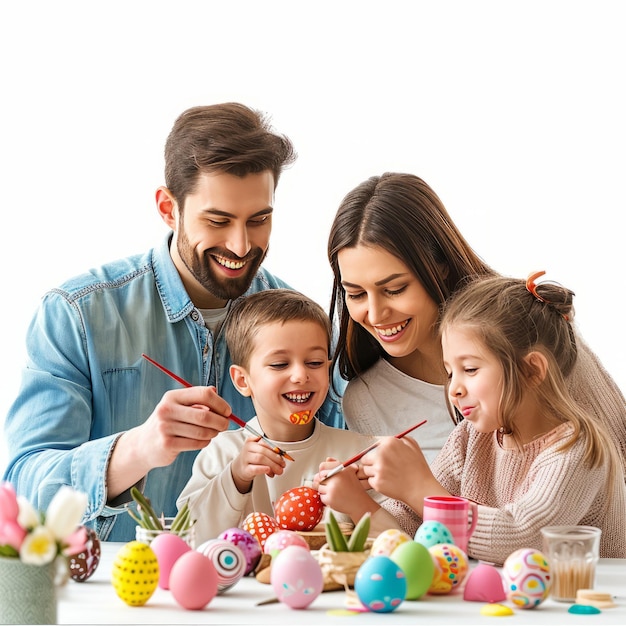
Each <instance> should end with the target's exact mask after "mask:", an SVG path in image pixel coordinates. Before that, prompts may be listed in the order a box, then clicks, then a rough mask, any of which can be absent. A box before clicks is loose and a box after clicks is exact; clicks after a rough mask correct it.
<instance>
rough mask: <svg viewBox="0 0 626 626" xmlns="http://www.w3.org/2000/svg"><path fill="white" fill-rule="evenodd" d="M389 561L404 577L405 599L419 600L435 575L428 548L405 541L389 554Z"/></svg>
mask: <svg viewBox="0 0 626 626" xmlns="http://www.w3.org/2000/svg"><path fill="white" fill-rule="evenodd" d="M391 560H392V561H394V562H395V563H396V565H398V566H399V567H400V569H401V570H402V571H403V572H404V575H405V577H406V599H407V600H418V599H419V598H421V597H422V596H423V595H424V594H425V593H426V592H427V591H428V588H429V587H430V585H431V583H432V581H433V576H434V575H435V562H434V561H433V557H432V555H431V554H430V552H429V551H428V548H427V547H426V546H424V545H422V544H421V543H418V542H417V541H405V542H404V543H401V544H400V545H399V546H398V547H397V548H395V549H394V551H393V552H392V553H391Z"/></svg>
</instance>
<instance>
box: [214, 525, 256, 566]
mask: <svg viewBox="0 0 626 626" xmlns="http://www.w3.org/2000/svg"><path fill="white" fill-rule="evenodd" d="M218 539H226V540H227V541H230V542H231V543H232V544H234V545H235V546H237V547H238V548H239V549H240V550H241V551H242V552H243V555H244V557H245V559H246V571H245V574H244V576H246V575H247V574H249V573H250V572H251V571H252V570H253V569H254V568H255V567H256V566H257V564H258V562H259V560H260V558H261V554H262V553H263V550H262V548H261V544H260V543H259V542H258V541H257V539H256V537H253V536H252V535H251V534H250V533H249V532H248V531H247V530H244V529H243V528H237V527H234V528H228V529H226V530H225V531H224V532H223V533H221V534H220V535H219V536H218Z"/></svg>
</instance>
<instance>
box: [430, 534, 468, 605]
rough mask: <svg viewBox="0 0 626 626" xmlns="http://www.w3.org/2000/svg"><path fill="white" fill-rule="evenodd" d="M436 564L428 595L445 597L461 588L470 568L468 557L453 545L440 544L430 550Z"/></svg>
mask: <svg viewBox="0 0 626 626" xmlns="http://www.w3.org/2000/svg"><path fill="white" fill-rule="evenodd" d="M428 551H429V552H430V554H431V556H432V557H433V560H434V562H435V573H434V575H433V580H432V583H431V585H430V587H429V589H428V593H430V594H433V595H443V594H446V593H450V592H451V591H453V590H455V589H457V588H459V586H460V584H461V583H462V582H463V580H464V579H465V576H466V575H467V571H468V568H469V565H468V560H467V555H466V554H465V552H463V550H461V548H459V546H456V545H454V544H453V543H438V544H436V545H434V546H431V547H430V548H428Z"/></svg>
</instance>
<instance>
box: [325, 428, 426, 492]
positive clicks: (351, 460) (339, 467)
mask: <svg viewBox="0 0 626 626" xmlns="http://www.w3.org/2000/svg"><path fill="white" fill-rule="evenodd" d="M425 423H426V420H423V421H421V422H419V423H418V424H413V426H411V427H410V428H407V429H406V430H405V431H403V432H401V433H398V434H397V435H395V437H396V439H402V437H404V436H405V435H408V434H409V433H410V432H412V431H414V430H415V429H416V428H419V427H420V426H422V424H425ZM379 444H380V441H377V442H376V443H373V444H372V445H371V446H369V447H367V448H365V450H361V452H359V453H358V454H355V455H354V456H353V457H351V458H349V459H348V460H347V461H344V462H343V463H341V465H337V467H333V469H331V470H330V472H328V474H326V476H325V477H324V478H322V480H321V481H320V482H322V483H323V482H324V481H325V480H328V479H329V478H330V477H331V476H334V475H335V474H339V472H341V471H343V470H344V469H345V468H346V467H348V465H352V464H353V463H356V462H357V461H358V460H360V459H362V458H363V457H364V456H365V455H366V454H367V453H368V452H371V451H372V450H373V449H374V448H376V447H378V445H379Z"/></svg>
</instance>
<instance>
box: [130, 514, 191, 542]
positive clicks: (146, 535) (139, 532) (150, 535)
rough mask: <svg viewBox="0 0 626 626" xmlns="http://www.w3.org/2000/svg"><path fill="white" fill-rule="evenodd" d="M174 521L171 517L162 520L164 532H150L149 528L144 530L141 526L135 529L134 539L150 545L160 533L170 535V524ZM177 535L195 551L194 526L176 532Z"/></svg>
mask: <svg viewBox="0 0 626 626" xmlns="http://www.w3.org/2000/svg"><path fill="white" fill-rule="evenodd" d="M173 521H174V518H173V517H166V518H164V519H163V522H164V523H163V528H164V530H152V529H150V528H144V527H143V526H136V527H135V539H136V540H137V541H141V542H142V543H147V544H148V545H150V544H151V543H152V540H153V539H154V538H155V537H156V536H158V535H160V534H162V533H170V532H172V531H171V527H172V522H173ZM176 534H177V535H180V537H181V539H184V540H185V542H186V543H187V544H188V545H189V547H190V548H192V549H195V547H196V529H195V527H194V526H192V527H191V528H188V529H187V530H183V531H182V532H177V533H176Z"/></svg>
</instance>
